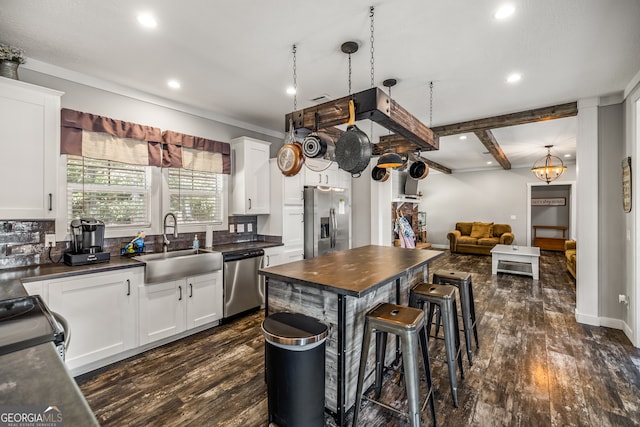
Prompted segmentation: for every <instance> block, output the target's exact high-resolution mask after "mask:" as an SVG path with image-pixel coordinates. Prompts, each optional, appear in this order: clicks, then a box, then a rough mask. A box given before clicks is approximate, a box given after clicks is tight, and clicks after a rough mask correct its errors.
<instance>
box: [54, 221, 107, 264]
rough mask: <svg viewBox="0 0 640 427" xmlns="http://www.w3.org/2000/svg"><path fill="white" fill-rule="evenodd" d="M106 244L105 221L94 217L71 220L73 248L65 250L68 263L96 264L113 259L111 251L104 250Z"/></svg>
mask: <svg viewBox="0 0 640 427" xmlns="http://www.w3.org/2000/svg"><path fill="white" fill-rule="evenodd" d="M103 245H104V222H102V221H100V220H97V219H94V218H80V219H74V220H73V221H71V250H69V251H68V252H65V254H64V263H65V264H67V265H84V264H94V263H97V262H107V261H109V259H111V255H110V254H109V252H102V248H103Z"/></svg>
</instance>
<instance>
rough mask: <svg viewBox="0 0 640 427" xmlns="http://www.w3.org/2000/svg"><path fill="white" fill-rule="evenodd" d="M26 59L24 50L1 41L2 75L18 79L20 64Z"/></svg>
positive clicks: (0, 59)
mask: <svg viewBox="0 0 640 427" xmlns="http://www.w3.org/2000/svg"><path fill="white" fill-rule="evenodd" d="M24 61H25V59H24V50H22V49H20V48H18V47H13V46H8V45H5V44H1V43H0V76H3V77H8V78H10V79H15V80H18V66H19V65H20V64H24Z"/></svg>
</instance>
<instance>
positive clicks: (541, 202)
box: [531, 197, 567, 206]
mask: <svg viewBox="0 0 640 427" xmlns="http://www.w3.org/2000/svg"><path fill="white" fill-rule="evenodd" d="M566 204H567V198H566V197H543V198H539V199H531V206H566Z"/></svg>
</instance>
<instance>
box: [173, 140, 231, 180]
mask: <svg viewBox="0 0 640 427" xmlns="http://www.w3.org/2000/svg"><path fill="white" fill-rule="evenodd" d="M162 139H163V141H164V143H165V145H164V147H163V148H164V149H163V167H175V168H184V169H190V170H197V171H202V172H215V173H224V174H230V173H231V145H230V144H229V143H227V142H220V141H214V140H211V139H206V138H201V137H199V136H193V135H187V134H184V133H179V132H174V131H171V130H166V131H164V132H163V133H162Z"/></svg>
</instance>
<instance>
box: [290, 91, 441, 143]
mask: <svg viewBox="0 0 640 427" xmlns="http://www.w3.org/2000/svg"><path fill="white" fill-rule="evenodd" d="M351 99H353V100H354V102H355V107H356V120H365V119H368V120H371V121H373V122H376V123H378V124H379V125H381V126H383V127H385V128H386V129H389V130H390V131H392V132H395V133H397V134H398V135H401V136H402V137H404V138H405V139H406V140H408V141H410V142H411V143H413V144H415V145H416V146H417V147H419V149H421V150H424V151H431V150H437V149H438V142H437V141H438V140H437V139H435V138H434V135H433V131H432V130H431V129H429V128H428V127H427V126H426V125H424V124H423V123H422V122H421V121H420V120H418V119H417V118H416V117H415V116H413V115H412V114H411V113H409V112H408V111H407V110H405V109H404V108H402V106H400V104H398V103H397V102H396V101H395V100H393V99H390V98H389V96H388V95H387V94H386V93H384V92H383V91H382V90H380V89H379V88H377V87H374V88H370V89H366V90H363V91H362V92H358V93H355V94H353V95H349V96H345V97H342V98H338V99H335V100H333V101H328V102H325V103H322V104H319V105H316V106H313V107H309V108H304V109H302V110H298V111H293V112H291V113H289V114H287V115H285V129H286V131H288V130H289V123H290V122H291V123H293V128H294V129H295V130H298V129H302V128H304V129H305V130H307V131H314V130H320V129H325V128H328V127H333V126H337V125H341V124H345V123H347V122H348V121H349V100H351Z"/></svg>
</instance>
